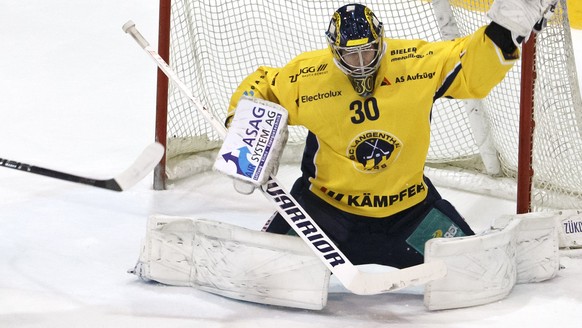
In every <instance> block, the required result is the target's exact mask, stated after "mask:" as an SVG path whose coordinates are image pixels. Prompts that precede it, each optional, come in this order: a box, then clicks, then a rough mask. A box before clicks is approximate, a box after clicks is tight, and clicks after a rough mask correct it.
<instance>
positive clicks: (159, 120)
mask: <svg viewBox="0 0 582 328" xmlns="http://www.w3.org/2000/svg"><path fill="white" fill-rule="evenodd" d="M171 4H172V0H160V6H159V30H158V53H159V54H160V56H161V57H162V58H163V59H164V60H166V61H167V62H170V29H171ZM535 43H536V38H535V35H534V34H532V36H531V37H530V38H529V40H528V42H526V43H525V44H524V45H523V47H522V56H521V94H520V118H519V130H520V131H519V145H518V169H517V197H516V202H517V206H516V213H526V212H530V211H531V209H532V205H531V204H532V183H533V182H532V179H533V167H532V158H533V148H532V147H533V129H534V118H533V110H534V107H533V105H534V104H533V102H534V84H535V80H536V73H535V53H536V49H535V47H536V46H535ZM168 87H169V85H168V79H167V77H166V76H165V75H164V74H163V72H161V71H160V70H159V69H158V73H157V96H156V125H155V139H156V141H157V142H159V143H161V144H162V145H164V146H167V124H168V118H167V116H168ZM166 163H167V162H166V156H164V157H163V159H162V160H161V161H160V163H159V164H158V166H156V168H155V170H154V179H153V187H154V189H155V190H165V189H166V188H167V182H168V180H167V174H166Z"/></svg>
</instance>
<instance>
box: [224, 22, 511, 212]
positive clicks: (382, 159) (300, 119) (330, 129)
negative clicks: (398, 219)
mask: <svg viewBox="0 0 582 328" xmlns="http://www.w3.org/2000/svg"><path fill="white" fill-rule="evenodd" d="M385 43H386V45H387V50H386V53H385V55H384V57H383V58H382V63H381V65H380V68H379V70H378V74H377V77H376V85H375V88H374V93H373V94H372V95H371V96H368V97H366V98H362V97H361V96H360V95H358V94H357V93H356V92H355V91H354V88H353V87H352V85H351V83H350V81H349V80H348V78H347V77H346V75H345V74H344V73H342V71H340V70H339V69H338V68H337V67H336V65H335V64H334V62H333V57H332V54H331V51H330V50H329V49H322V50H316V51H311V52H306V53H303V54H301V55H299V56H297V57H296V58H294V59H293V60H291V61H290V62H289V63H288V64H287V65H285V66H284V67H281V68H273V67H264V66H263V67H260V68H258V70H257V71H255V72H254V73H252V74H251V75H249V76H248V77H247V78H246V79H245V80H244V81H242V83H241V84H240V86H239V87H238V88H237V90H236V91H235V92H234V94H233V96H232V98H231V102H230V106H229V112H228V115H229V117H231V116H232V115H233V114H234V110H235V108H236V104H237V101H238V99H239V98H240V97H241V96H242V95H243V94H247V95H252V96H254V97H258V98H262V99H266V100H269V101H272V102H276V103H279V104H280V105H282V106H283V107H285V108H286V109H287V110H288V111H289V124H290V125H302V126H304V127H306V128H307V129H308V130H309V135H308V137H307V143H306V148H305V152H304V157H303V163H302V171H303V174H304V175H307V176H308V177H309V181H310V183H311V186H310V189H311V191H312V192H313V193H314V194H315V195H317V196H318V197H320V198H322V199H323V200H325V201H326V202H328V203H329V204H331V205H333V206H335V207H337V208H339V209H341V210H343V211H346V212H349V213H353V214H357V215H364V216H369V217H376V218H381V217H386V216H390V215H392V214H394V213H397V212H400V211H402V210H404V209H407V208H409V207H411V206H413V205H415V204H417V203H419V202H420V201H422V200H423V199H424V198H425V197H426V193H427V188H426V186H425V184H424V182H423V169H424V164H425V160H426V156H427V153H428V148H429V141H430V116H431V109H432V105H433V102H434V101H435V100H436V99H438V98H440V97H451V98H457V99H466V98H483V97H485V96H486V95H487V94H488V93H489V91H490V90H491V89H492V88H493V87H494V86H495V85H496V84H498V83H499V82H500V81H501V80H502V79H503V77H504V76H505V74H506V72H507V71H508V70H509V69H510V68H511V67H512V65H513V63H514V62H515V60H512V61H506V60H505V59H504V57H503V55H502V54H501V50H500V49H499V48H498V47H497V46H495V44H494V43H493V42H492V41H491V40H490V39H489V38H488V37H487V36H486V35H485V34H484V28H481V29H479V30H478V31H476V32H475V33H474V34H472V35H469V36H467V37H464V38H459V39H456V40H452V41H442V42H433V43H429V42H426V41H422V40H396V39H389V38H386V39H385ZM515 57H518V53H517V52H516V54H515ZM459 115H463V114H462V113H459Z"/></svg>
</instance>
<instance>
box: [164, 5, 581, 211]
mask: <svg viewBox="0 0 582 328" xmlns="http://www.w3.org/2000/svg"><path fill="white" fill-rule="evenodd" d="M491 3H492V0H450V1H446V0H433V1H432V2H431V1H426V0H392V1H365V2H364V4H366V5H368V6H369V7H371V8H372V10H373V11H374V12H375V13H376V15H377V16H378V17H379V19H380V20H381V21H382V22H383V23H384V26H385V30H386V36H387V37H390V38H408V39H410V38H420V39H425V40H429V41H436V40H441V39H449V38H454V37H457V36H462V35H467V34H470V33H472V32H473V31H475V30H476V29H477V28H479V27H480V26H482V25H484V24H486V23H488V19H487V17H486V11H487V9H488V8H489V6H490V4H491ZM160 4H161V5H160V39H159V48H160V54H161V55H162V56H163V57H164V56H168V55H169V63H170V65H171V66H172V68H173V69H174V70H175V71H177V72H178V74H179V75H180V77H181V78H182V79H183V81H184V82H185V83H186V84H187V85H189V86H190V87H191V88H192V92H193V94H194V95H195V96H196V97H198V98H199V99H200V100H201V102H202V103H203V104H204V105H205V106H206V107H207V108H208V109H209V110H211V111H212V112H214V114H215V115H216V116H217V117H219V118H224V117H225V114H226V110H227V108H228V102H229V100H230V95H231V94H232V92H233V91H234V89H235V88H236V87H237V85H238V84H239V83H240V82H241V81H242V80H243V79H244V78H245V77H246V76H247V75H248V74H250V73H251V72H253V71H254V70H255V69H256V68H257V67H258V66H260V65H267V66H275V67H277V66H282V65H284V64H285V63H286V62H288V61H289V60H290V59H292V58H293V57H294V56H296V55H298V54H299V53H301V52H304V51H309V50H314V49H320V48H324V47H326V42H325V36H324V30H325V28H326V26H327V23H328V21H329V19H330V17H331V15H332V13H333V12H334V11H335V9H337V8H339V7H340V6H342V5H344V4H345V2H344V1H330V0H326V1H313V0H277V1H245V2H240V1H227V0H171V1H170V0H161V3H160ZM536 39H537V50H536V66H535V70H534V73H533V74H532V72H527V73H524V74H527V75H526V76H529V77H537V80H536V81H537V82H536V83H535V84H534V85H535V86H532V85H524V86H523V87H522V74H521V71H522V65H521V63H518V64H516V65H515V66H514V67H513V69H512V70H511V71H510V72H509V74H508V75H507V77H506V78H505V79H504V80H503V81H502V82H501V84H500V85H498V86H497V87H496V88H495V89H494V90H493V91H492V92H491V93H490V95H489V96H487V97H486V98H485V99H482V100H463V101H460V100H450V99H442V100H438V101H437V102H436V103H435V105H434V107H433V119H432V132H431V146H430V150H429V155H428V163H427V168H426V174H427V175H428V176H429V177H431V179H432V180H433V181H434V182H435V183H436V184H438V185H445V186H449V187H455V188H460V189H465V190H470V191H473V192H480V193H486V194H490V195H495V196H501V197H505V198H509V199H515V197H516V193H517V184H516V180H517V176H518V162H519V160H518V159H519V150H518V145H519V144H520V139H523V138H525V139H526V140H527V139H531V140H532V141H533V149H532V151H531V153H526V154H525V155H523V154H522V158H525V159H526V160H527V161H528V163H527V165H526V167H531V168H532V169H533V176H532V177H531V179H532V180H531V181H532V183H531V184H532V189H531V192H532V196H531V206H532V208H533V209H560V208H581V207H582V165H580V163H582V136H581V131H580V129H581V128H582V101H581V99H580V92H579V88H578V79H577V76H576V68H575V63H574V55H573V50H572V40H571V35H570V29H569V24H568V19H567V13H566V1H565V0H561V1H560V3H559V7H558V9H557V10H556V14H555V15H554V17H553V18H552V20H551V21H550V22H549V24H548V27H547V28H546V29H545V30H544V31H543V33H541V34H540V35H538V37H537V38H536ZM524 56H529V57H530V59H531V56H532V55H531V54H527V53H525V54H524ZM525 71H527V70H525ZM166 83H167V82H165V81H164V78H163V77H161V78H159V82H158V105H157V107H158V108H157V111H158V114H157V132H156V134H157V135H156V138H157V139H158V141H160V142H162V143H166V146H167V153H166V158H165V160H164V161H162V164H161V165H160V166H158V168H157V169H156V174H155V181H154V187H155V188H156V189H164V188H166V186H168V184H171V183H172V181H175V180H177V179H182V178H185V177H187V176H190V175H192V174H196V173H198V172H200V171H203V170H207V169H209V168H210V167H211V164H212V162H213V161H214V156H215V153H213V152H212V151H213V150H215V149H216V148H217V147H219V146H220V143H221V140H220V139H219V137H218V135H217V134H216V133H215V132H214V131H213V129H212V127H211V126H210V125H208V124H207V123H206V122H205V121H204V119H203V118H202V117H201V116H199V115H198V114H197V112H196V109H195V108H194V107H193V106H192V105H191V104H190V103H189V101H188V99H186V98H185V97H183V96H182V95H181V94H180V91H179V90H177V89H175V88H173V87H172V86H171V85H170V86H167V84H166ZM522 89H523V90H531V91H533V94H534V96H533V98H532V99H530V100H532V101H527V102H525V103H530V104H531V103H533V105H530V107H531V110H532V112H533V115H530V116H529V117H526V118H527V121H532V120H533V119H534V118H535V132H534V133H533V134H532V133H531V132H522V136H521V137H520V132H519V131H520V129H519V122H520V92H521V90H522ZM305 135H306V131H305V129H304V128H302V127H291V130H290V137H289V143H288V146H287V147H286V154H287V156H286V159H287V160H288V161H293V160H294V161H296V162H299V160H300V158H301V151H302V146H303V142H304V138H305ZM528 171H529V169H528ZM528 175H529V174H528Z"/></svg>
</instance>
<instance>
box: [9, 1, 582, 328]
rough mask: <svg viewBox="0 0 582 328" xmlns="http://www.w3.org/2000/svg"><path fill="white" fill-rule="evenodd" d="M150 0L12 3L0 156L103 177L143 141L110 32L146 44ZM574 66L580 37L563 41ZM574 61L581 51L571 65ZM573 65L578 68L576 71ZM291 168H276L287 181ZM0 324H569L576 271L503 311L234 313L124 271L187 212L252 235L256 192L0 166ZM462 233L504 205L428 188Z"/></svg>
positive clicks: (130, 64)
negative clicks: (66, 177) (137, 33)
mask: <svg viewBox="0 0 582 328" xmlns="http://www.w3.org/2000/svg"><path fill="white" fill-rule="evenodd" d="M157 11H158V7H157V1H138V0H127V1H113V0H101V1H96V0H88V1H64V0H54V1H41V0H32V1H12V2H11V3H10V4H9V5H8V4H6V5H4V6H2V10H0V22H1V24H0V27H1V32H0V44H2V45H3V47H2V53H1V55H0V58H1V59H2V60H1V61H0V76H1V79H0V87H1V90H3V92H2V97H0V157H2V158H9V159H14V160H18V161H21V162H26V163H31V164H36V165H40V166H46V167H50V168H54V169H60V170H66V171H70V172H71V173H75V174H80V175H86V176H93V177H96V178H110V177H112V176H114V175H116V174H117V173H120V172H121V171H123V170H124V169H125V168H126V167H127V166H128V165H129V164H131V163H132V162H133V160H134V159H135V158H136V157H137V156H138V155H139V154H140V153H141V151H142V149H143V148H144V147H145V146H146V145H148V144H149V143H150V142H151V141H152V140H153V133H154V132H153V131H154V103H155V78H156V77H155V67H154V64H153V63H152V62H151V61H150V59H148V58H147V56H145V55H144V54H143V53H142V52H141V49H139V47H138V46H137V45H136V44H135V43H134V41H133V40H131V39H130V38H129V37H128V36H127V35H125V34H124V33H123V32H122V31H121V26H122V25H123V24H124V23H125V22H126V21H127V20H129V19H132V20H134V21H135V22H136V24H137V26H138V28H140V30H141V32H142V33H143V34H144V35H145V36H146V37H147V38H148V39H149V40H150V43H152V44H153V45H155V44H156V37H157V26H156V22H157ZM574 38H575V42H576V44H575V45H576V46H577V51H576V53H577V54H580V53H582V31H574ZM579 56H581V57H582V55H579ZM579 62H580V61H579ZM296 175H297V172H296V169H295V168H291V167H283V168H282V170H281V173H280V175H279V176H280V178H281V180H282V181H284V182H286V183H287V184H290V183H291V182H292V181H293V179H294V177H295V176H296ZM0 179H1V181H2V184H1V185H0V224H1V226H0V327H2V328H4V327H7V328H8V327H43V328H48V327H129V328H131V327H136V328H137V327H139V328H148V327H152V328H154V327H155V328H160V327H172V328H174V327H175V328H177V327H209V328H211V327H278V328H286V327H294V328H296V327H310V328H313V327H335V326H341V327H346V328H347V327H366V328H372V327H428V326H442V327H488V328H490V327H550V326H555V327H561V328H563V327H580V322H582V311H581V309H582V284H581V283H580V280H581V278H582V260H580V259H570V258H563V259H562V264H563V265H564V266H565V269H564V270H562V271H560V273H559V275H558V277H556V278H555V279H553V280H551V281H547V282H543V283H538V284H527V285H518V286H516V287H515V288H514V290H513V292H512V293H511V295H509V297H507V298H506V299H504V300H502V301H499V302H496V303H493V304H488V305H484V306H478V307H473V308H466V309H458V310H448V311H436V312H429V311H427V310H426V309H425V307H424V305H423V303H422V294H421V290H419V289H410V290H405V291H403V292H400V293H393V294H384V295H377V296H357V295H353V294H350V293H346V292H345V291H344V290H343V289H342V288H341V286H339V285H338V284H337V282H332V286H331V291H332V293H331V294H330V296H329V301H328V305H327V307H326V308H325V309H324V310H323V311H319V312H316V311H305V310H296V309H286V308H280V307H273V306H266V305H260V304H252V303H245V302H241V301H235V300H231V299H227V298H223V297H220V296H215V295H211V294H207V293H205V292H202V291H198V290H195V289H192V288H179V287H169V286H162V285H159V284H148V283H144V282H141V281H139V280H138V279H137V278H136V277H134V276H132V275H130V274H127V273H126V270H127V269H129V268H130V267H132V266H133V265H134V264H135V261H136V260H137V256H138V253H139V246H140V241H141V239H142V238H143V236H144V232H145V223H146V219H147V217H148V215H150V214H152V213H161V214H166V215H186V216H195V217H203V218H207V219H214V220H221V221H226V222H229V223H234V224H238V225H242V226H245V227H249V228H253V229H259V228H260V227H261V226H262V224H263V222H264V221H265V219H266V218H267V217H268V216H269V215H270V213H271V211H272V210H271V207H270V205H269V204H268V202H267V201H266V200H265V199H264V198H263V196H261V195H260V194H258V193H256V194H254V195H252V196H249V197H243V196H240V195H238V194H237V193H236V192H234V191H233V189H232V187H231V185H230V181H228V180H227V179H226V178H223V177H219V176H216V175H213V174H203V175H200V176H198V177H196V178H195V179H190V180H187V181H183V182H181V184H180V186H179V188H173V189H172V190H168V191H162V192H154V191H152V190H151V180H152V179H151V175H150V176H149V177H148V178H146V179H145V180H144V181H142V182H141V183H139V184H138V185H137V186H135V187H134V188H132V189H131V190H129V191H127V192H123V193H115V192H109V191H106V190H100V189H96V188H90V187H87V186H82V185H76V184H72V183H68V182H64V181H58V180H53V179H49V178H45V177H40V176H36V175H32V174H27V173H23V172H18V171H13V170H7V169H0ZM440 190H441V193H442V194H443V195H444V196H445V197H446V198H448V199H450V200H451V201H452V202H453V203H454V204H455V205H456V206H457V207H458V209H459V210H460V211H461V212H462V213H463V214H464V215H465V216H466V217H467V219H468V221H469V223H470V224H471V225H473V226H474V227H475V228H476V230H480V229H483V228H485V227H486V226H487V225H488V224H489V222H490V220H491V219H492V218H494V217H496V216H498V215H499V214H507V213H513V212H514V210H515V204H514V203H513V202H509V201H501V200H497V199H493V198H489V197H484V196H476V195H471V194H466V193H461V192H457V191H453V190H447V189H440Z"/></svg>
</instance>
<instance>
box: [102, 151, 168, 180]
mask: <svg viewBox="0 0 582 328" xmlns="http://www.w3.org/2000/svg"><path fill="white" fill-rule="evenodd" d="M162 156H164V146H162V145H161V144H160V143H157V142H154V143H152V144H151V145H149V146H148V147H147V148H146V149H144V151H143V152H142V153H141V155H140V156H139V157H138V158H137V159H136V160H135V162H134V163H133V164H132V165H131V166H130V167H129V168H128V169H127V170H125V171H124V172H122V173H120V174H119V175H118V176H116V177H115V178H114V179H113V181H112V182H114V184H116V185H117V186H118V188H116V187H117V186H116V187H113V188H111V189H113V190H118V191H123V190H127V189H129V188H131V187H133V186H134V185H135V184H136V183H138V182H139V181H141V180H142V179H143V178H145V176H146V175H148V174H149V173H150V172H151V171H152V170H153V169H154V167H156V165H157V164H158V163H159V162H160V160H161V159H162ZM108 189H109V188H108Z"/></svg>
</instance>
